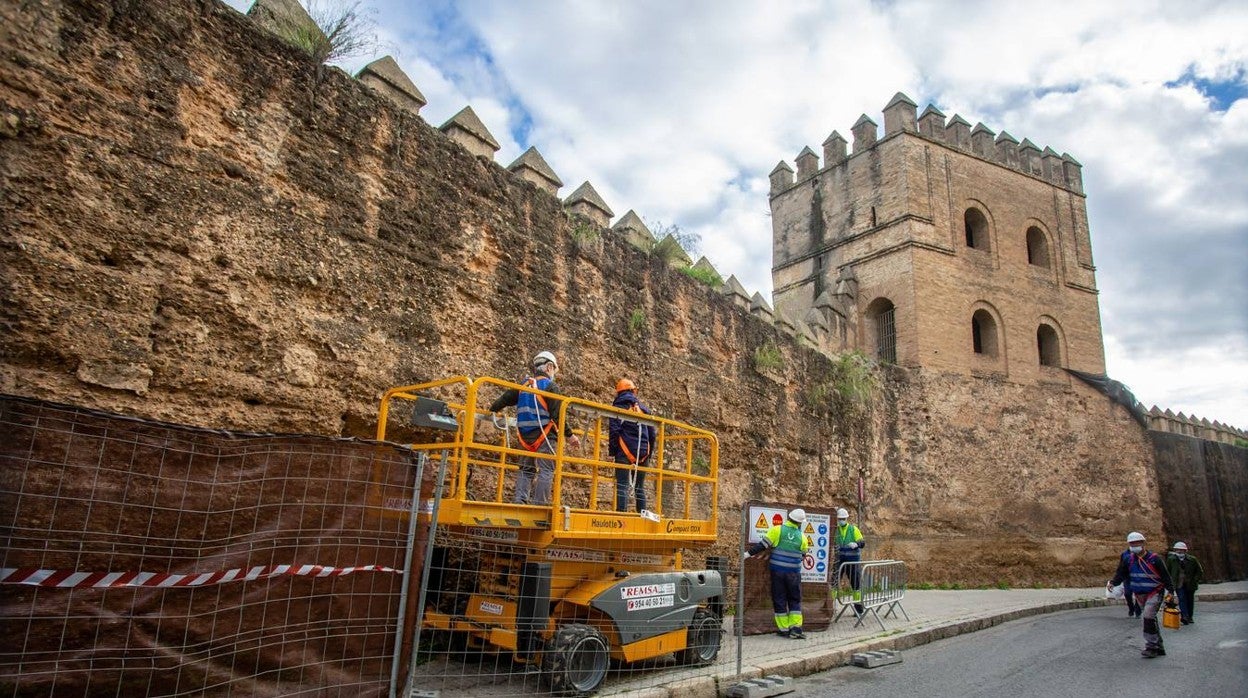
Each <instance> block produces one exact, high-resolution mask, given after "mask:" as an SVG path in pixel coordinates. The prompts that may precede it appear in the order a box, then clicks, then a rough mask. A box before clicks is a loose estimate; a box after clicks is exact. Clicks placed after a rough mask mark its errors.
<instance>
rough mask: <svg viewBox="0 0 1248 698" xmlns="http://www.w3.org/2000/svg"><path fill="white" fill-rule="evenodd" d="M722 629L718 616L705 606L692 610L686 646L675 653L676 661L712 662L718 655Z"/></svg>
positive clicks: (698, 664) (690, 662)
mask: <svg viewBox="0 0 1248 698" xmlns="http://www.w3.org/2000/svg"><path fill="white" fill-rule="evenodd" d="M723 631H724V627H723V623H722V621H720V619H719V617H718V616H716V615H715V614H713V613H711V612H710V611H708V610H706V609H705V608H699V609H698V610H696V611H694V613H693V620H692V621H690V623H689V630H688V633H689V634H688V638H689V639H688V641H687V642H686V645H687V646H686V647H685V649H683V650H680V651H679V652H677V653H676V661H677V663H679V664H687V665H690V666H706V665H707V664H710V663H711V662H714V661H715V658H716V657H718V656H719V644H720V639H721V638H722V637H723Z"/></svg>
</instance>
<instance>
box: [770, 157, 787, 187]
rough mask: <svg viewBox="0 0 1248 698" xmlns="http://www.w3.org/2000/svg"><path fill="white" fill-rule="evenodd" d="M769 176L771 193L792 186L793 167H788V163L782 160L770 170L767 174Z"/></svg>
mask: <svg viewBox="0 0 1248 698" xmlns="http://www.w3.org/2000/svg"><path fill="white" fill-rule="evenodd" d="M769 177H770V178H771V193H772V194H776V193H777V192H782V191H784V190H785V189H788V188H789V187H791V186H793V168H792V167H789V163H787V162H785V161H784V160H781V161H780V164H778V165H776V166H775V167H774V168H772V170H771V174H770V175H769Z"/></svg>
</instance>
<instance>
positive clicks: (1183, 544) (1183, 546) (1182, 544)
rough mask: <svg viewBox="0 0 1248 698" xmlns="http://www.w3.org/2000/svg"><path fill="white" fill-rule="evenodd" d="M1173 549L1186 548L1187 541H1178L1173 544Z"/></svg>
mask: <svg viewBox="0 0 1248 698" xmlns="http://www.w3.org/2000/svg"><path fill="white" fill-rule="evenodd" d="M1174 549H1175V550H1187V543H1184V542H1183V541H1179V542H1178V543H1175V544H1174Z"/></svg>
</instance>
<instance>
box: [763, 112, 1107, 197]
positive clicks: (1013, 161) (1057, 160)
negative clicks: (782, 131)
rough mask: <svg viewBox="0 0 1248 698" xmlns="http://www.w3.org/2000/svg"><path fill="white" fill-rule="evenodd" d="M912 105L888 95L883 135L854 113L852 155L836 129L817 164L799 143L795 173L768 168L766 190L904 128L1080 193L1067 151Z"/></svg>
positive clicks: (783, 186) (1078, 168)
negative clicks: (799, 149) (767, 185)
mask: <svg viewBox="0 0 1248 698" xmlns="http://www.w3.org/2000/svg"><path fill="white" fill-rule="evenodd" d="M917 109H918V105H917V104H915V102H914V100H912V99H910V98H909V97H907V96H906V95H905V94H904V93H901V92H898V93H897V94H896V95H894V96H893V98H892V100H890V101H889V103H888V104H887V105H885V107H884V136H883V138H881V137H880V134H879V125H878V124H876V122H875V121H873V120H872V119H871V118H870V117H869V116H867V115H866V114H863V115H862V116H860V117H858V120H857V121H856V122H854V125H853V127H852V128H851V129H850V133H852V134H853V139H854V140H853V154H852V155H848V156H847V154H846V145H847V143H846V141H845V139H844V137H842V136H841V135H840V134H839V133H837V132H836V131H833V132H832V135H830V136H828V139H827V140H825V141H824V142H823V163H822V165H820V163H819V156H818V155H816V154H815V152H814V150H812V149H811V148H810V147H809V146H807V147H804V148H802V150H801V152H800V153H798V155H797V157H796V158H795V159H794V162H795V163H796V164H797V172H796V176H795V175H794V171H793V169H792V168H791V167H789V166H788V165H787V164H786V163H785V162H784V161H781V162H780V164H779V165H777V166H776V168H775V169H773V170H772V172H771V195H772V196H773V197H774V196H776V195H778V194H781V193H783V192H785V191H787V190H788V189H789V188H791V187H793V186H796V185H797V184H799V183H801V182H804V181H806V180H808V179H810V178H811V177H813V176H815V175H816V174H817V173H819V172H822V171H824V170H828V169H831V168H836V167H840V166H842V165H844V164H845V163H846V162H847V161H848V159H849V158H850V157H858V156H859V155H861V154H862V153H865V152H867V151H869V150H871V149H872V148H874V147H876V146H877V145H878V144H880V143H883V142H885V141H887V140H889V139H891V138H894V137H896V136H899V135H901V134H905V133H909V134H912V135H914V136H918V137H920V138H923V139H925V140H928V141H931V142H933V143H939V144H941V145H943V146H945V147H947V148H952V149H954V150H957V151H960V152H963V153H966V154H968V155H973V156H975V157H977V158H980V159H982V160H985V161H987V162H991V163H994V164H997V165H1000V166H1002V167H1006V168H1009V169H1011V170H1015V171H1017V172H1021V173H1023V174H1025V175H1029V176H1031V177H1035V178H1037V179H1042V180H1044V181H1045V182H1048V183H1050V184H1053V185H1055V186H1058V187H1062V188H1063V189H1067V190H1069V191H1071V192H1074V193H1077V194H1083V172H1082V168H1083V166H1082V165H1081V164H1080V163H1079V161H1078V160H1076V159H1075V158H1073V157H1071V155H1070V154H1069V153H1060V154H1059V153H1058V152H1057V151H1056V150H1054V149H1052V148H1049V147H1047V146H1046V147H1044V148H1040V147H1038V146H1037V145H1036V144H1034V143H1032V142H1031V141H1030V140H1028V139H1026V138H1024V139H1023V141H1022V143H1019V141H1018V139H1016V138H1015V137H1014V136H1011V135H1010V134H1009V133H1007V132H1005V131H1002V132H1001V133H1000V134H997V133H995V132H994V131H993V130H992V129H990V128H988V127H987V126H986V125H984V124H983V123H982V122H980V123H977V124H975V125H974V126H972V125H971V124H970V122H968V121H967V120H966V119H964V118H962V116H961V115H958V114H954V115H953V116H952V117H949V119H948V121H946V120H945V114H944V112H942V111H941V110H940V109H938V108H936V106H935V105H932V104H929V105H927V108H925V109H924V110H923V113H922V114H920V115H918V116H917V117H916V115H915V112H916V110H917Z"/></svg>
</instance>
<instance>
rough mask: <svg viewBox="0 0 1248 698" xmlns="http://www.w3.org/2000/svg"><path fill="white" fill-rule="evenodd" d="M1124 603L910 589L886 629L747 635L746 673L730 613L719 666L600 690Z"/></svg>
mask: <svg viewBox="0 0 1248 698" xmlns="http://www.w3.org/2000/svg"><path fill="white" fill-rule="evenodd" d="M1196 599H1197V600H1198V601H1201V602H1210V601H1230V600H1237V599H1248V581H1240V582H1228V583H1225V584H1207V585H1205V586H1202V587H1201V588H1200V590H1199V591H1197V593H1196ZM1115 604H1119V605H1121V604H1123V602H1122V601H1119V600H1115V601H1107V600H1106V599H1105V589H1104V588H1103V587H1095V588H1091V589H1005V590H999V589H987V590H973V591H907V592H906V597H905V601H904V602H903V604H902V605H903V607H904V608H905V611H906V614H907V615H909V616H910V620H909V621H907V620H906V619H905V618H904V617H902V616H901V615H900V614H897V617H896V618H885V619H883V620H884V627H885V630H883V631H881V630H880V625H879V623H877V622H876V621H875V618H874V617H872V616H870V615H868V617H867V619H866V620H864V622H863V625H862V626H861V627H859V628H857V629H854V628H853V624H854V620H853V618H852V617H850V616H849V615H846V616H845V617H843V618H841V620H840V621H839V622H837V623H835V624H833V625H832V626H831V627H830V628H829V629H828V630H827V631H825V632H811V633H807V637H808V638H809V639H807V640H789V639H785V638H780V637H776V636H773V635H760V636H752V637H746V638H744V642H743V652H742V665H741V676H739V677H738V676H737V671H736V662H737V641H736V637H735V636H734V635H732V634H731V628H732V621H731V618H729V619H726V621H725V628H727V629H728V633H727V634H725V636H724V645H723V649H722V650H721V651H720V654H719V661H718V662H716V664H715V665H714V666H711V667H703V668H701V669H686V670H671V669H668V670H666V671H664V672H663V673H662V676H661V678H660V679H659V680H660V681H661V682H662V683H660V684H658V685H656V678H659V677H658V676H656V675H648V676H638V677H636V678H633V679H629V678H624V677H615V678H614V680H610V679H609V680H608V681H607V682H606V683H605V684H604V685H603V687H602V689H601V690H600V691H599V694H598V695H601V696H627V697H628V698H703V697H705V698H714V697H716V696H719V695H720V694H721V693H722V692H723V691H725V690H727V688H728V687H729V686H731V685H733V684H734V683H736V682H738V681H740V680H744V679H750V678H757V677H759V676H769V675H773V674H779V675H783V676H791V677H796V676H805V675H808V674H813V673H817V672H820V671H824V670H826V669H831V668H833V667H838V666H843V665H845V664H848V663H849V658H850V656H851V655H853V654H855V653H857V652H864V651H868V650H885V649H888V650H904V649H909V648H911V647H915V646H917V645H922V644H926V643H928V642H934V641H936V640H941V639H944V638H948V637H954V636H956V635H962V634H964V633H970V632H974V631H976V630H983V629H984V628H990V627H992V626H994V625H999V624H1001V623H1005V622H1008V621H1011V620H1016V619H1018V618H1024V617H1027V616H1033V615H1038V614H1041V613H1053V612H1055V611H1065V610H1069V609H1074V608H1089V607H1092V606H1105V605H1115Z"/></svg>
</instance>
